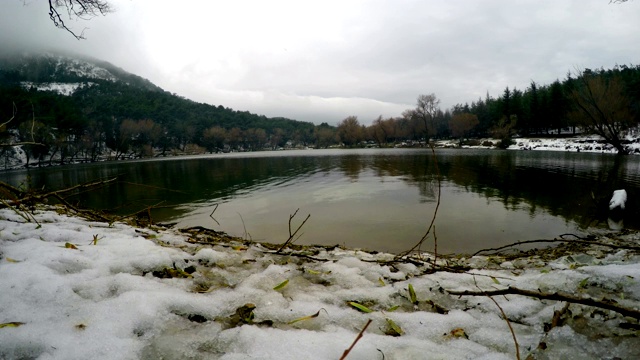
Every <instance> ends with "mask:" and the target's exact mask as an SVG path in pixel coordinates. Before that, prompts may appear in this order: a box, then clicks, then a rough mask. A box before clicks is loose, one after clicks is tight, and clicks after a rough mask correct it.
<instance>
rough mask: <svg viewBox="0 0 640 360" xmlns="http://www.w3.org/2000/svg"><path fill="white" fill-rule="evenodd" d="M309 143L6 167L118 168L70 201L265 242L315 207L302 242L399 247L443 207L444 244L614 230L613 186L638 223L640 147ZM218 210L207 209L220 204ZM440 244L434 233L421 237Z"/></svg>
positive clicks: (439, 228) (94, 174) (461, 246)
mask: <svg viewBox="0 0 640 360" xmlns="http://www.w3.org/2000/svg"><path fill="white" fill-rule="evenodd" d="M436 154H437V156H436V157H437V165H438V166H437V169H438V170H436V162H435V161H434V159H433V157H432V155H431V151H430V150H426V149H384V150H383V149H380V150H378V149H376V150H374V149H371V150H306V151H303V150H301V151H280V152H259V153H236V154H225V155H212V156H200V157H183V158H168V159H156V160H150V161H132V162H110V163H98V164H87V165H72V166H63V167H54V168H46V169H30V170H20V171H11V172H5V173H0V180H2V181H6V182H9V183H11V184H14V185H19V184H26V183H28V182H29V183H30V184H31V186H34V187H38V188H40V187H43V186H45V187H47V188H50V189H57V188H63V187H67V186H72V185H75V184H79V183H83V182H88V181H95V180H98V179H105V178H109V177H113V176H115V175H119V179H120V180H119V181H118V182H117V183H114V184H112V185H109V186H107V187H105V188H103V189H100V190H95V191H91V192H87V193H82V194H79V195H78V196H76V197H74V198H73V199H72V201H73V202H78V203H79V204H81V205H82V206H88V207H92V208H98V209H116V208H117V209H118V210H117V211H119V212H120V213H132V212H135V211H137V210H139V209H141V208H143V207H144V206H149V205H157V204H161V205H162V206H168V207H165V208H160V209H154V210H152V215H153V219H154V221H158V222H177V223H178V226H179V227H187V226H195V225H200V226H204V227H209V228H214V229H216V230H223V231H225V232H228V233H230V234H232V235H237V236H244V237H247V238H251V239H253V240H258V241H269V242H275V243H280V242H283V241H284V240H286V239H287V237H288V221H289V216H290V214H293V213H294V212H295V211H296V209H298V208H299V209H300V210H299V212H298V214H297V215H296V217H295V218H294V219H293V220H292V227H294V228H295V227H296V226H297V225H298V224H299V223H300V222H302V221H303V220H304V218H305V217H306V216H307V214H311V218H310V219H309V221H308V222H307V224H305V226H304V227H303V228H302V230H301V232H303V233H304V234H303V236H302V237H301V238H300V239H299V240H298V241H297V243H300V244H325V245H332V244H344V245H347V246H350V247H361V248H367V249H370V250H380V251H390V252H400V251H403V250H406V249H408V248H410V247H411V246H412V245H413V244H415V243H416V242H417V241H418V240H419V239H420V238H421V237H422V235H423V234H424V232H425V230H426V228H427V226H428V224H429V222H430V220H431V218H432V216H433V214H434V211H435V208H436V204H437V198H438V189H439V187H438V181H437V173H438V171H439V173H440V175H441V178H442V181H441V184H440V190H441V204H440V207H439V209H438V215H437V218H436V222H435V225H436V227H435V233H436V235H437V238H438V251H439V252H446V253H451V252H463V253H468V252H473V251H476V250H478V249H481V248H487V247H496V246H501V245H504V244H508V243H511V242H514V241H518V240H529V239H543V238H553V237H555V236H558V235H560V234H563V233H576V234H582V233H584V232H585V231H588V230H589V229H591V228H607V226H608V222H607V219H608V215H609V214H608V207H607V204H608V201H609V199H610V197H611V193H612V192H613V190H615V189H621V188H624V189H626V190H627V192H628V194H629V201H628V202H627V209H626V211H625V214H624V219H623V222H624V226H625V227H626V228H630V229H639V228H640V217H639V216H638V215H639V212H640V202H638V201H637V197H638V196H640V172H639V170H640V157H634V156H628V157H616V156H614V155H608V154H587V153H568V152H567V153H564V152H542V151H497V150H451V149H437V150H436ZM216 204H218V205H219V206H218V208H217V210H216V211H215V213H214V214H213V217H214V218H215V220H217V222H218V223H219V225H218V223H216V222H215V221H214V220H213V219H212V218H211V217H210V215H211V212H212V211H213V209H214V207H215V205H216ZM423 249H425V250H432V249H433V238H430V239H429V240H428V241H427V242H426V243H425V246H424V247H423Z"/></svg>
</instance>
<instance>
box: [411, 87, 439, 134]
mask: <svg viewBox="0 0 640 360" xmlns="http://www.w3.org/2000/svg"><path fill="white" fill-rule="evenodd" d="M439 105H440V99H438V98H437V97H436V94H434V93H431V94H428V95H418V100H417V105H416V109H415V112H414V113H413V115H414V116H416V117H418V118H419V119H420V120H422V122H423V123H424V127H425V132H426V136H425V140H426V141H429V136H431V135H435V133H436V123H435V119H436V114H437V113H438V110H440V108H439Z"/></svg>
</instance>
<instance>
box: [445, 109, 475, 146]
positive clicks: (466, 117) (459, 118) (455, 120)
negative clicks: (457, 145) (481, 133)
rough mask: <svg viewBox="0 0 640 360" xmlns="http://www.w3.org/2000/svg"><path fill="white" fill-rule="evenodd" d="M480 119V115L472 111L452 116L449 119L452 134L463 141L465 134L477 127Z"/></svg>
mask: <svg viewBox="0 0 640 360" xmlns="http://www.w3.org/2000/svg"><path fill="white" fill-rule="evenodd" d="M479 123H480V121H478V117H477V116H476V115H474V114H471V113H468V112H466V113H460V114H455V115H453V117H451V120H450V121H449V127H450V128H451V135H453V136H454V137H457V138H460V142H461V143H462V139H463V138H464V136H465V135H467V134H468V133H469V131H471V129H473V128H474V127H476V126H477V125H478V124H479Z"/></svg>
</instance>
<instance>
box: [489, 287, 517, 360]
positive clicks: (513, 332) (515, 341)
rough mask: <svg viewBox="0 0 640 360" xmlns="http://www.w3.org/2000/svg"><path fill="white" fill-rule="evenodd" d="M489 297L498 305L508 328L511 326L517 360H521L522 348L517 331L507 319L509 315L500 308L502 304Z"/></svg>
mask: <svg viewBox="0 0 640 360" xmlns="http://www.w3.org/2000/svg"><path fill="white" fill-rule="evenodd" d="M487 297H488V298H489V300H491V301H493V303H494V304H496V306H497V307H498V309H500V313H501V314H502V317H503V318H504V321H506V322H507V326H509V331H511V336H512V337H513V342H514V343H515V345H516V359H518V360H520V346H519V345H518V339H516V333H515V331H513V326H511V321H509V319H508V318H507V314H505V313H504V310H502V307H501V306H500V304H498V302H497V301H496V300H495V299H494V298H492V297H491V296H487Z"/></svg>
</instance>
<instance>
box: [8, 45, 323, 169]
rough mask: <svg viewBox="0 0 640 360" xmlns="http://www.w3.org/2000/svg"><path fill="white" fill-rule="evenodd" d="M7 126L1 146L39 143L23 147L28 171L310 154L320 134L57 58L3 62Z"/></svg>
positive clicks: (87, 62) (305, 125)
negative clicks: (206, 155)
mask: <svg viewBox="0 0 640 360" xmlns="http://www.w3.org/2000/svg"><path fill="white" fill-rule="evenodd" d="M8 119H12V120H11V121H10V122H9V123H7V124H6V127H0V137H2V136H4V138H0V143H1V144H4V145H6V144H7V142H8V141H9V140H7V139H6V137H7V136H8V135H9V134H12V135H13V137H14V140H12V141H13V142H19V141H22V142H37V143H38V144H37V145H24V146H22V148H23V149H24V150H25V154H26V161H27V164H28V163H29V161H30V160H32V159H37V160H39V162H40V163H42V160H43V159H48V160H49V162H51V161H53V160H55V161H60V162H65V161H66V159H65V158H70V159H72V160H71V161H76V160H73V159H81V160H83V161H84V160H90V161H95V160H98V159H101V158H105V157H111V158H115V159H118V158H122V157H128V158H130V157H142V156H153V155H157V154H158V153H162V154H166V153H167V152H174V153H176V152H177V153H185V152H204V151H205V150H206V151H222V150H224V151H230V150H239V151H247V150H259V149H264V148H279V147H287V146H306V145H308V144H310V143H311V142H312V141H314V138H313V133H314V129H315V126H314V125H313V124H312V123H309V122H302V121H296V120H292V119H286V118H282V117H275V118H267V117H266V116H264V115H257V114H252V113H249V112H247V111H237V110H233V109H230V108H227V107H224V106H222V105H217V106H214V105H210V104H203V103H197V102H195V101H192V100H189V99H185V98H183V97H181V96H178V95H175V94H171V93H169V92H167V91H164V90H163V89H161V88H160V87H158V86H156V85H154V84H153V83H151V82H150V81H149V80H146V79H144V78H142V77H140V76H137V75H134V74H131V73H128V72H126V71H124V70H122V69H120V68H118V67H116V66H114V65H112V64H110V63H108V62H105V61H101V60H96V59H92V58H86V57H75V56H73V57H71V56H66V55H60V54H51V53H49V54H37V55H34V54H19V55H13V56H6V55H5V56H3V57H0V124H2V123H4V122H5V121H7V120H8ZM9 142H10V141H9ZM5 150H6V146H4V147H0V152H4V151H5ZM1 155H2V154H0V156H1Z"/></svg>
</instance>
